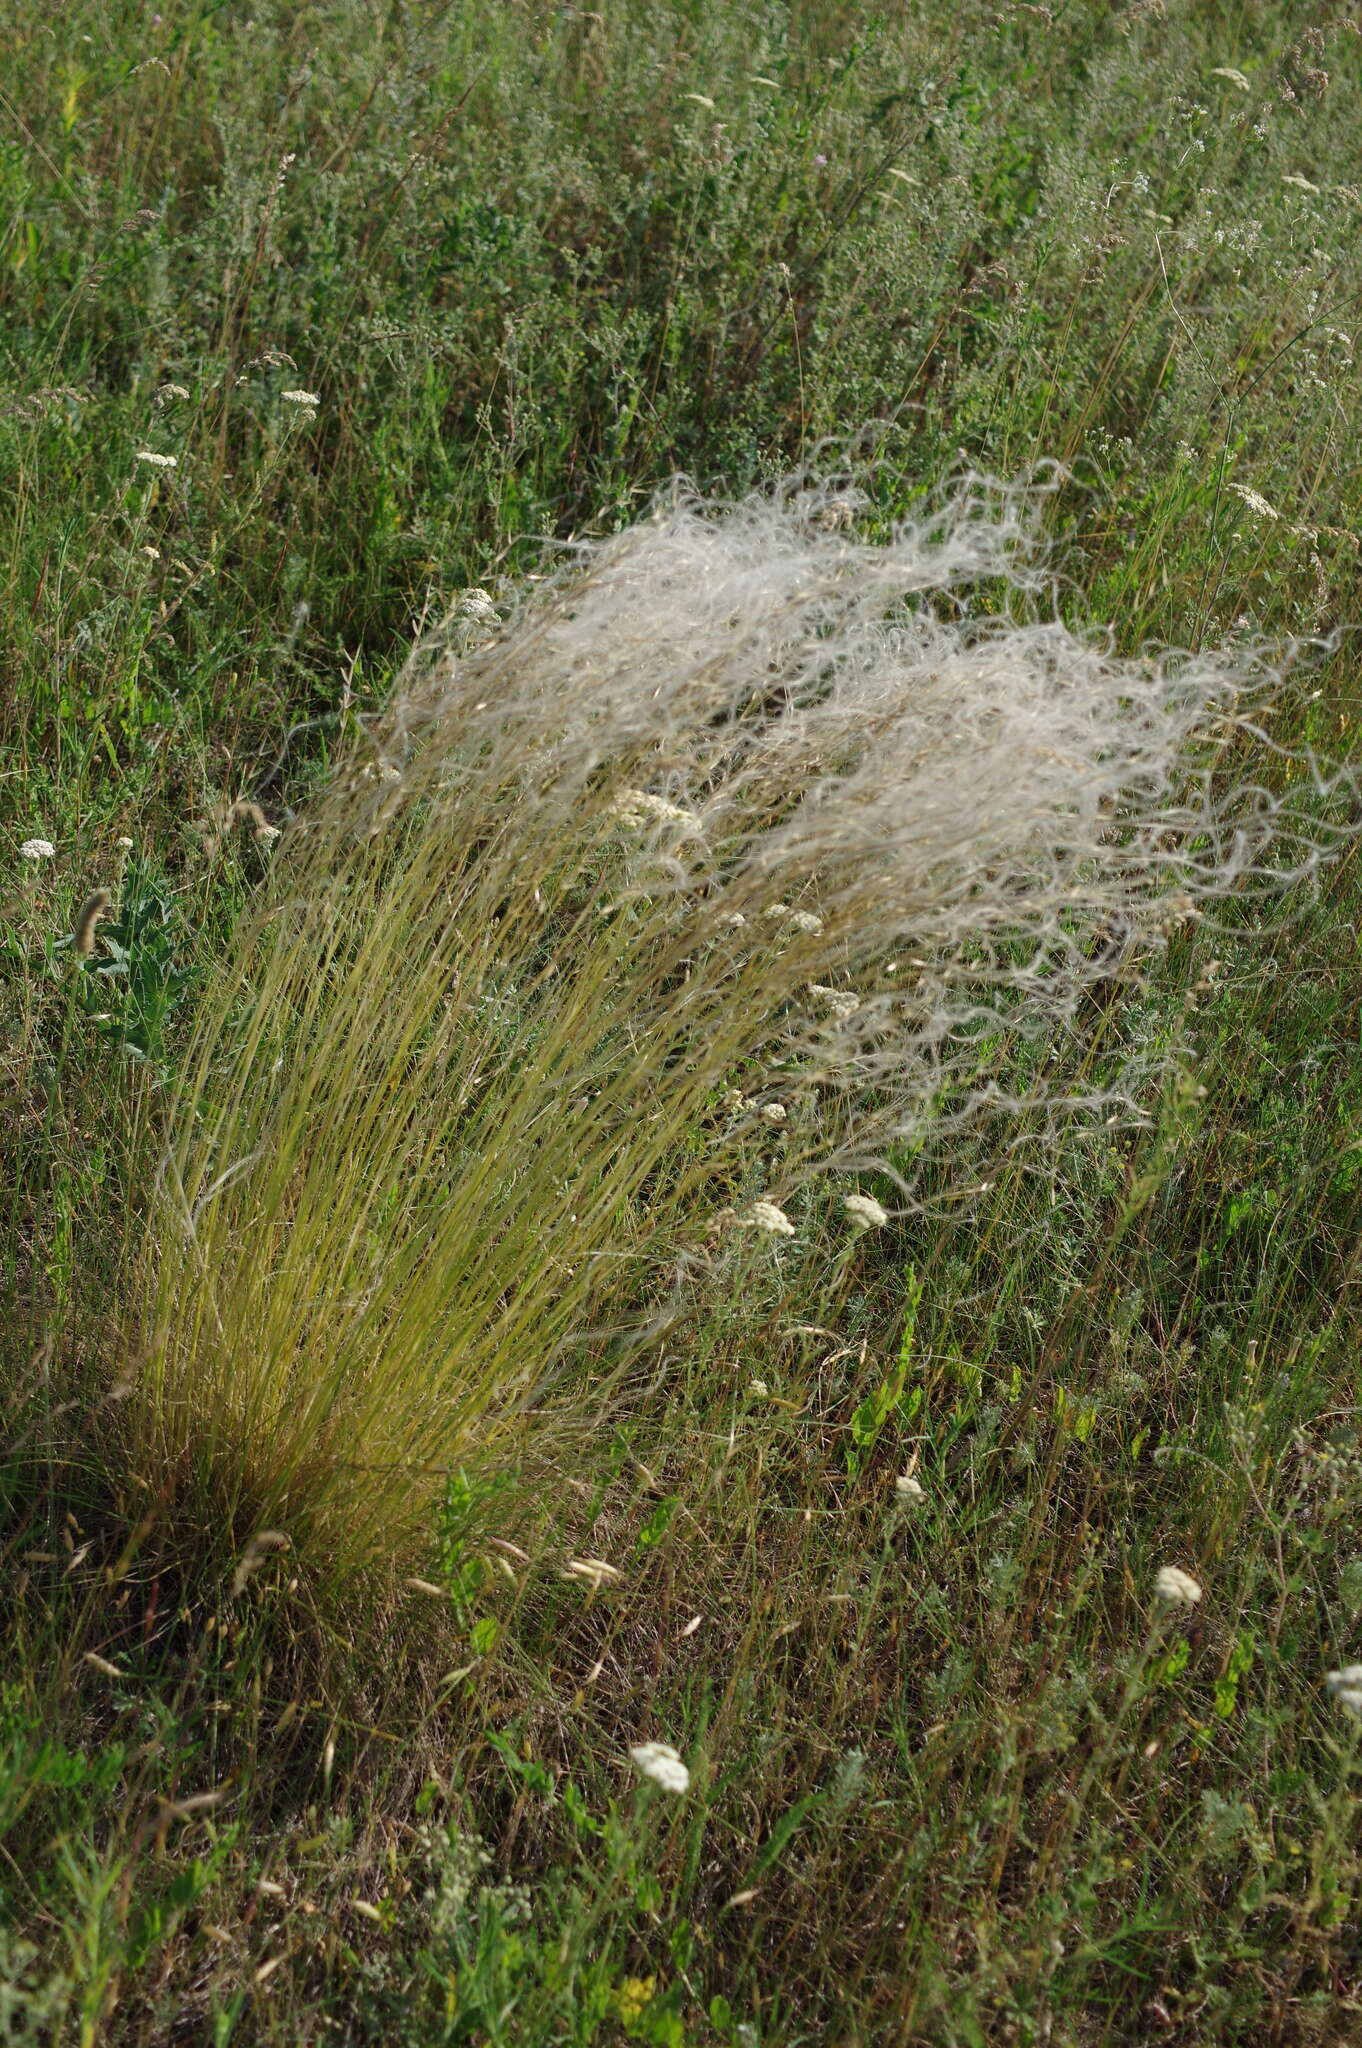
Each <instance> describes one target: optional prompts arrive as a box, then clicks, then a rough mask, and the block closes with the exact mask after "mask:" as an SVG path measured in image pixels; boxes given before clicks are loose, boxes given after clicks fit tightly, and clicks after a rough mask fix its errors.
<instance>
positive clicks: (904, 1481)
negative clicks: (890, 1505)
mask: <svg viewBox="0 0 1362 2048" xmlns="http://www.w3.org/2000/svg"><path fill="white" fill-rule="evenodd" d="M894 1491H895V1493H896V1494H897V1495H898V1497H899V1499H900V1500H913V1501H917V1500H926V1498H927V1489H926V1487H925V1486H920V1485H919V1484H918V1482H917V1480H916V1479H914V1477H913V1475H912V1473H911V1472H900V1474H899V1476H898V1478H897V1479H896V1480H895V1481H894Z"/></svg>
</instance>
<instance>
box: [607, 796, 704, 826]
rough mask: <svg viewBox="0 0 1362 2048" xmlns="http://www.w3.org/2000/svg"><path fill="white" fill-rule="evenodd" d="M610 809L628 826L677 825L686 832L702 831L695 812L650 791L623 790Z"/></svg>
mask: <svg viewBox="0 0 1362 2048" xmlns="http://www.w3.org/2000/svg"><path fill="white" fill-rule="evenodd" d="M610 809H611V812H612V813H613V815H614V816H615V817H617V818H621V819H622V820H623V821H624V823H625V824H626V825H676V826H679V827H680V828H681V830H683V831H685V832H698V831H699V830H700V820H699V818H698V817H697V816H696V814H695V812H694V811H688V810H686V809H685V807H684V805H682V804H674V803H672V802H671V801H670V800H669V799H668V798H667V797H665V796H655V795H654V794H653V792H652V791H651V790H649V789H625V790H621V792H620V794H619V795H618V796H617V797H616V798H615V800H614V802H613V803H612V804H611V806H610Z"/></svg>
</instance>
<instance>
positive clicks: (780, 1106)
mask: <svg viewBox="0 0 1362 2048" xmlns="http://www.w3.org/2000/svg"><path fill="white" fill-rule="evenodd" d="M788 1115H789V1111H788V1110H787V1109H786V1107H785V1104H784V1103H783V1102H763V1104H762V1106H761V1116H762V1122H763V1123H768V1124H775V1125H777V1126H779V1125H780V1124H783V1123H784V1122H785V1121H786V1119H787V1117H788Z"/></svg>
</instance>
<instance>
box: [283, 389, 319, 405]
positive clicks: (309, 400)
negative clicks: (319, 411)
mask: <svg viewBox="0 0 1362 2048" xmlns="http://www.w3.org/2000/svg"><path fill="white" fill-rule="evenodd" d="M279 396H280V397H281V398H282V399H283V401H284V403H285V405H313V406H316V405H320V404H321V402H322V400H321V393H320V392H318V391H281V392H280V394H279Z"/></svg>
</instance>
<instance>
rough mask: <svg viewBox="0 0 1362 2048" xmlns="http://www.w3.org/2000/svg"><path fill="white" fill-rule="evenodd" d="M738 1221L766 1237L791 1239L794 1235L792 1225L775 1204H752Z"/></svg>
mask: <svg viewBox="0 0 1362 2048" xmlns="http://www.w3.org/2000/svg"><path fill="white" fill-rule="evenodd" d="M738 1221H739V1222H740V1223H747V1224H750V1225H751V1227H752V1228H753V1229H754V1230H760V1231H761V1232H762V1233H763V1234H764V1235H765V1236H767V1237H793V1236H794V1234H795V1227H794V1225H793V1223H791V1221H790V1219H789V1217H788V1216H787V1215H786V1214H785V1211H784V1210H783V1209H782V1208H780V1207H779V1206H778V1204H777V1203H775V1202H754V1203H753V1204H752V1206H751V1208H750V1209H749V1210H748V1212H747V1214H746V1215H745V1216H740V1217H739V1218H738Z"/></svg>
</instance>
